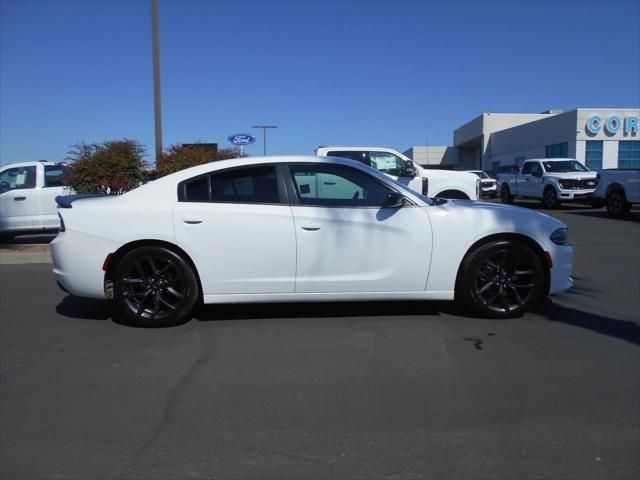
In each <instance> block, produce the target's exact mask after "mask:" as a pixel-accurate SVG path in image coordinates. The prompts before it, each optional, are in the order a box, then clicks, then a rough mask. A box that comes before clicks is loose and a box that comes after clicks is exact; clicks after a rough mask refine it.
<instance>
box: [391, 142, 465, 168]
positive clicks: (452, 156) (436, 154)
mask: <svg viewBox="0 0 640 480" xmlns="http://www.w3.org/2000/svg"><path fill="white" fill-rule="evenodd" d="M403 153H404V154H405V155H406V156H407V157H409V158H411V159H412V160H414V161H415V162H416V163H417V164H418V165H424V166H429V167H431V166H436V165H439V166H443V167H447V168H452V167H455V166H457V165H458V163H459V158H458V150H457V149H456V148H454V147H441V146H429V147H426V146H425V147H418V146H416V147H411V148H410V149H409V150H407V151H405V152H403Z"/></svg>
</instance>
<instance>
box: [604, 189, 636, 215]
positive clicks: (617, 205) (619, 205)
mask: <svg viewBox="0 0 640 480" xmlns="http://www.w3.org/2000/svg"><path fill="white" fill-rule="evenodd" d="M630 210H631V204H630V203H629V202H627V197H626V196H625V194H624V191H623V190H621V189H619V188H615V189H613V190H611V191H610V192H609V194H608V195H607V213H609V215H611V216H612V217H616V218H619V217H624V216H625V215H626V214H628V213H629V211H630Z"/></svg>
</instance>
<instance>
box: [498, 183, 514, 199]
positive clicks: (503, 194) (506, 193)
mask: <svg viewBox="0 0 640 480" xmlns="http://www.w3.org/2000/svg"><path fill="white" fill-rule="evenodd" d="M500 200H501V201H502V203H513V195H511V190H509V187H507V186H506V185H503V186H502V189H500Z"/></svg>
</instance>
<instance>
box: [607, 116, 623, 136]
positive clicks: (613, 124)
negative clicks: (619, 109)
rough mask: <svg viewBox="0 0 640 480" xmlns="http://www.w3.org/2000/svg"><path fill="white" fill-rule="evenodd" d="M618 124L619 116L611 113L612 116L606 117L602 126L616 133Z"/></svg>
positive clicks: (620, 123) (618, 128)
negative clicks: (605, 121)
mask: <svg viewBox="0 0 640 480" xmlns="http://www.w3.org/2000/svg"><path fill="white" fill-rule="evenodd" d="M620 125H622V122H621V121H620V117H618V116H617V115H613V116H612V117H609V118H607V123H606V124H605V125H604V128H605V129H606V130H607V132H609V133H616V132H617V131H618V130H620Z"/></svg>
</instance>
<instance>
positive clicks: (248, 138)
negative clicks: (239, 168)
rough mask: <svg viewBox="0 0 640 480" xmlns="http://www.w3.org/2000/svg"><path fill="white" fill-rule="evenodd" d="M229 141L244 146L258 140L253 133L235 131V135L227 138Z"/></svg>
mask: <svg viewBox="0 0 640 480" xmlns="http://www.w3.org/2000/svg"><path fill="white" fill-rule="evenodd" d="M227 140H229V143H231V144H233V145H238V146H243V145H251V144H252V143H253V142H255V141H256V137H254V136H253V135H248V134H246V133H234V134H233V135H229V137H228V138H227Z"/></svg>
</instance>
